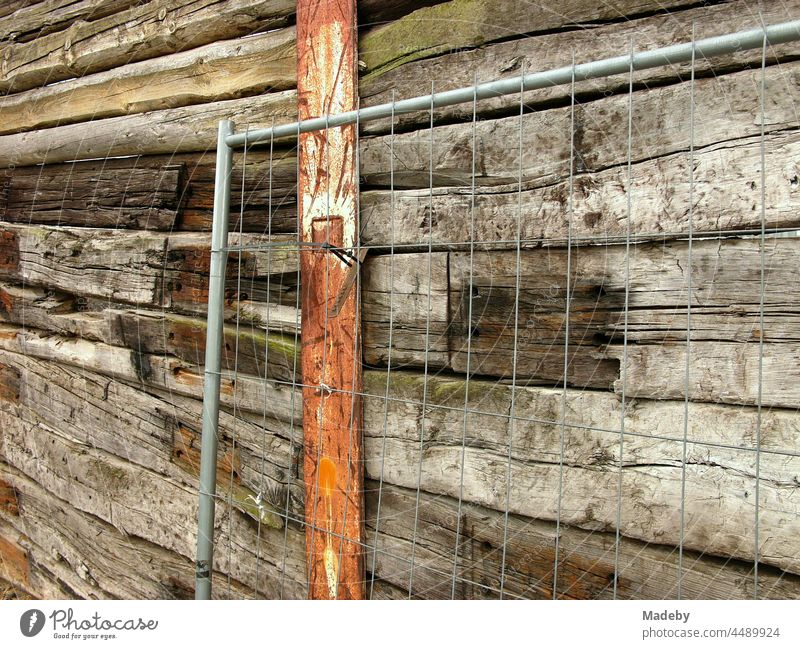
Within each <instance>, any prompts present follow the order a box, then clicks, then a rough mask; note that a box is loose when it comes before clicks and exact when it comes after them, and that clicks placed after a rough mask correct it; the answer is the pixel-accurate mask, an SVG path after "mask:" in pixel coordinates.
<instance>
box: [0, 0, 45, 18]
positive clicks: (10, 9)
mask: <svg viewBox="0 0 800 649" xmlns="http://www.w3.org/2000/svg"><path fill="white" fill-rule="evenodd" d="M38 2H43V0H6V2H4V3H3V4H2V5H0V16H10V15H11V14H13V13H14V12H15V11H18V10H19V9H22V8H24V7H29V6H30V5H34V4H37V3H38Z"/></svg>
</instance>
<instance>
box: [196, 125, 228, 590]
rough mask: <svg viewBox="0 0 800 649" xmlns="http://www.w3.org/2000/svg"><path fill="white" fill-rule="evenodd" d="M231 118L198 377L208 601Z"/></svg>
mask: <svg viewBox="0 0 800 649" xmlns="http://www.w3.org/2000/svg"><path fill="white" fill-rule="evenodd" d="M232 133H233V122H231V121H229V120H222V121H221V122H220V123H219V131H218V136H217V169H216V177H215V179H214V220H213V225H212V227H211V264H210V269H209V277H208V326H207V333H206V360H205V374H204V380H203V436H202V444H201V448H200V509H199V511H198V514H197V561H196V565H195V599H211V573H212V572H213V566H214V564H213V555H214V498H215V495H216V491H217V428H218V425H219V384H220V372H221V369H222V367H221V354H222V327H223V304H224V297H225V296H224V292H225V264H226V262H227V259H228V253H227V250H225V248H226V247H227V244H228V216H229V213H230V197H231V171H232V168H233V151H232V149H231V148H230V147H229V146H228V145H227V144H226V143H225V138H226V137H227V136H228V135H231V134H232Z"/></svg>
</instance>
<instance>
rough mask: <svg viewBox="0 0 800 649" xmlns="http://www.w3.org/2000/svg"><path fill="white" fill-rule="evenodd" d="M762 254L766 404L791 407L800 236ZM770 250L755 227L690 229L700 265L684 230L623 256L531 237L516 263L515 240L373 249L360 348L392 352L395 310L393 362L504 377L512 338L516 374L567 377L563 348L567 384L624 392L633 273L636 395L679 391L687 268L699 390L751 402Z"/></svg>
mask: <svg viewBox="0 0 800 649" xmlns="http://www.w3.org/2000/svg"><path fill="white" fill-rule="evenodd" d="M763 253H764V268H765V277H766V283H765V290H764V297H763V299H764V308H765V315H764V325H765V328H764V334H763V337H764V340H765V341H766V343H767V345H766V354H767V357H769V358H773V359H774V362H775V363H778V365H776V366H775V367H774V368H772V369H770V368H767V371H766V372H765V374H764V381H765V383H764V386H765V387H766V388H767V389H766V391H765V397H764V398H765V399H767V400H768V401H765V403H766V402H768V403H770V404H771V405H782V406H788V407H795V406H796V405H797V403H798V396H797V395H795V394H794V387H793V386H794V382H792V381H786V380H785V377H789V376H793V375H794V370H793V369H792V367H793V366H792V362H791V360H790V358H791V357H787V361H786V362H785V363H781V362H780V361H779V357H780V355H781V353H782V351H781V350H785V351H786V352H787V353H788V352H790V353H793V352H791V350H793V349H794V345H796V338H797V334H796V332H795V331H794V327H795V323H796V321H797V317H798V314H797V312H796V311H797V310H796V308H795V307H794V304H795V303H796V296H795V295H794V289H793V286H794V283H793V282H792V279H791V273H792V272H793V271H792V269H793V268H794V267H795V265H796V261H795V257H796V256H797V255H798V240H797V239H796V238H768V239H766V240H765V246H764V250H763ZM761 254H762V251H761V243H760V241H759V239H757V238H750V239H738V240H737V239H724V240H718V241H714V240H704V241H695V242H694V245H693V251H692V263H691V265H690V264H689V259H688V244H687V243H686V242H665V243H663V244H657V243H646V244H640V245H635V246H632V247H631V250H630V255H629V258H628V261H627V265H626V253H625V246H623V245H620V246H606V247H599V246H587V247H582V248H576V249H574V250H573V251H572V252H571V254H570V255H568V254H567V251H566V250H563V249H535V250H523V251H522V253H521V255H520V260H519V266H518V264H517V257H516V252H513V251H506V252H500V251H494V252H481V251H478V252H475V253H473V254H472V255H470V253H468V252H450V253H444V252H442V253H434V255H433V256H432V257H431V260H430V268H428V263H427V261H426V259H425V257H426V256H425V255H422V254H419V255H398V256H395V257H394V258H393V257H391V256H383V255H381V256H375V257H372V258H368V260H367V263H366V265H365V278H364V293H363V297H362V300H363V305H364V322H365V347H364V350H365V360H366V362H367V363H370V364H374V365H383V366H385V365H387V364H388V363H389V359H390V356H389V334H390V332H389V325H388V323H389V320H390V315H391V320H392V324H393V327H392V329H393V331H392V351H391V365H392V368H393V369H402V368H403V367H416V368H420V367H423V366H424V364H425V361H426V357H427V362H428V364H429V367H430V368H436V369H451V370H454V371H456V372H460V373H465V372H467V369H469V372H470V373H471V374H475V375H486V376H496V377H499V378H502V379H505V380H509V379H510V378H511V377H512V375H513V372H514V367H515V366H514V360H515V359H514V349H515V338H516V349H517V354H516V376H517V379H518V380H520V381H522V382H529V381H534V382H537V381H539V382H543V383H549V384H550V385H555V384H559V383H561V382H562V381H563V377H564V357H565V352H567V353H568V363H569V366H568V369H567V380H568V383H569V384H570V385H574V386H584V387H596V388H603V389H611V388H612V386H613V387H614V389H616V390H617V391H621V383H620V369H619V365H618V363H619V362H620V361H621V358H622V355H623V352H622V349H623V347H622V343H623V340H624V335H625V293H626V273H627V277H628V282H627V285H628V325H627V338H628V342H629V345H630V347H629V352H630V357H629V363H630V365H629V368H628V369H629V372H630V374H629V382H628V386H627V389H628V391H629V394H634V393H637V394H639V396H647V397H648V398H661V397H660V396H659V395H665V398H679V396H680V397H682V396H683V392H682V390H683V387H682V386H683V381H684V377H683V368H684V366H685V358H684V355H685V351H686V345H685V342H683V341H685V340H686V338H687V318H686V315H687V304H688V303H689V293H688V281H687V278H688V273H689V272H691V275H692V284H691V286H692V291H691V303H692V311H693V316H694V315H696V316H697V319H696V320H695V321H693V323H692V328H691V330H690V331H689V334H688V335H689V336H690V337H691V339H692V341H693V344H697V348H696V349H693V351H692V360H691V363H697V369H696V372H695V378H694V379H693V382H694V383H693V385H695V387H694V388H692V393H691V398H696V399H698V400H702V401H718V400H721V401H724V402H727V403H748V404H753V403H755V401H754V398H755V394H756V392H757V385H758V381H757V376H756V375H754V374H753V372H752V371H751V370H748V369H747V368H748V367H749V366H746V365H745V364H744V363H745V359H749V360H748V361H747V362H748V363H752V362H757V353H758V342H759V340H760V339H761V334H760V317H759V304H760V300H761ZM568 263H569V264H571V266H570V274H569V277H570V280H569V286H570V308H569V318H567V316H566V313H567V304H566V299H567V286H568V283H567V277H568V273H567V269H568ZM517 273H519V276H520V284H519V312H518V314H517V315H516V317H515V308H514V307H515V302H516V298H517V285H516V277H517ZM429 277H430V282H429ZM567 322H568V323H569V338H567V336H566V324H567ZM515 334H516V336H515ZM668 342H671V343H672V344H666V343H668ZM567 343H568V345H567ZM426 350H427V352H426ZM659 354H667V355H668V356H665V357H664V359H663V360H664V362H666V363H668V365H669V367H671V368H672V369H671V370H670V371H669V372H667V371H665V372H661V373H659V372H652V371H650V368H652V367H657V366H660V365H659V362H658V360H657V357H658V355H659ZM737 354H738V355H741V356H740V360H741V363H739V364H737V361H736V360H735V359H736V358H737V357H738V356H737ZM753 354H756V361H754V360H753ZM468 356H469V360H468V358H467V357H468ZM648 359H650V360H649V361H648ZM704 359H705V360H704ZM712 359H716V360H712ZM715 363H716V364H715ZM704 364H706V365H704ZM702 367H705V368H706V369H701V368H702ZM723 368H728V369H727V370H725V369H723ZM737 368H739V369H737ZM717 372H719V374H717ZM645 373H647V374H648V376H650V378H649V379H647V380H645V379H644V374H645ZM734 376H735V377H736V380H733V379H734ZM781 376H783V377H784V379H781V378H780V377H781ZM639 382H641V385H642V391H641V392H638V390H639V387H638V385H639ZM668 385H669V386H671V387H669V388H667V386H668ZM701 385H703V386H705V387H704V388H701V387H700V386H701ZM645 386H646V387H645ZM766 395H769V396H766Z"/></svg>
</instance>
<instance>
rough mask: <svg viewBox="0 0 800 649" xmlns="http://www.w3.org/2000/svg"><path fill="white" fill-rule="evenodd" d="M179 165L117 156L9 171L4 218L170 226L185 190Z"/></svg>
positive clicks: (1, 212) (73, 223) (152, 227)
mask: <svg viewBox="0 0 800 649" xmlns="http://www.w3.org/2000/svg"><path fill="white" fill-rule="evenodd" d="M184 178H185V168H184V166H183V165H181V164H175V165H165V166H160V167H158V166H153V167H137V166H136V161H135V160H132V161H131V162H130V163H127V164H119V163H115V161H102V162H87V163H82V164H80V165H56V166H54V167H45V168H42V167H23V168H19V169H13V170H11V171H6V172H5V174H4V178H3V194H4V200H3V202H2V206H1V207H2V209H0V218H2V219H3V220H4V221H8V222H10V223H43V224H51V225H69V226H76V225H77V226H81V225H85V226H92V227H114V228H136V229H144V230H172V229H173V227H174V225H175V221H176V219H177V217H178V214H179V212H180V207H181V200H182V197H183V194H184V189H185V186H184V183H185V181H184Z"/></svg>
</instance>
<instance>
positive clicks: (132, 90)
mask: <svg viewBox="0 0 800 649" xmlns="http://www.w3.org/2000/svg"><path fill="white" fill-rule="evenodd" d="M294 66H295V51H294V28H293V27H287V28H284V29H280V30H276V31H271V32H268V33H266V34H259V35H257V36H253V37H251V38H244V39H235V40H228V41H217V42H215V43H211V44H209V45H204V46H202V47H197V48H194V49H191V50H188V51H186V52H178V53H175V54H169V55H167V56H162V57H158V58H154V59H148V60H144V61H138V62H136V63H128V64H127V65H121V66H119V67H116V68H114V69H112V70H107V71H104V72H98V73H95V74H89V75H85V76H81V77H80V78H76V79H73V80H70V81H67V82H65V83H60V84H55V85H48V86H44V87H42V88H34V89H31V90H26V91H25V92H19V93H16V94H12V95H6V96H5V97H2V98H0V120H1V121H2V126H0V133H14V132H19V131H27V130H32V129H35V128H49V127H53V126H58V125H64V124H71V123H76V122H83V121H96V120H98V119H101V118H104V117H115V116H118V115H130V114H133V113H143V112H149V111H153V110H162V109H165V108H176V107H179V106H187V105H190V104H204V103H211V102H215V101H221V100H224V99H236V98H238V97H243V96H248V95H257V94H262V93H264V92H267V91H272V92H275V91H280V90H288V89H291V88H294V86H295V69H294Z"/></svg>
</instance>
